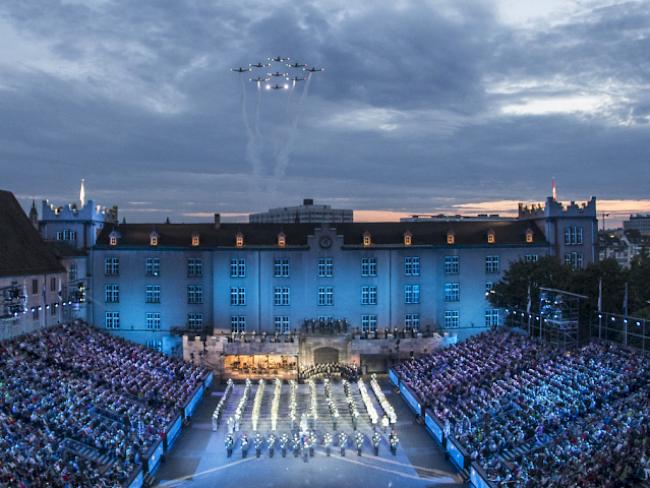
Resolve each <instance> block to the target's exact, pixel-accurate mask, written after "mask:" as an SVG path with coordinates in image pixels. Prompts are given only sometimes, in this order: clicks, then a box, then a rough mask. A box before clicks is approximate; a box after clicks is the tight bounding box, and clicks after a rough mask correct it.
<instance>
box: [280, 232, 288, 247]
mask: <svg viewBox="0 0 650 488" xmlns="http://www.w3.org/2000/svg"><path fill="white" fill-rule="evenodd" d="M286 245H287V236H285V235H284V232H280V233H279V234H278V247H285V246H286Z"/></svg>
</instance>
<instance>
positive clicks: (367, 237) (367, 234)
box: [363, 232, 372, 247]
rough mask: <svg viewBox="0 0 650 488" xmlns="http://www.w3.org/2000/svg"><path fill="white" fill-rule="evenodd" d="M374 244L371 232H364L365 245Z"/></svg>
mask: <svg viewBox="0 0 650 488" xmlns="http://www.w3.org/2000/svg"><path fill="white" fill-rule="evenodd" d="M371 245H372V237H371V235H370V232H364V233H363V247H368V246H371Z"/></svg>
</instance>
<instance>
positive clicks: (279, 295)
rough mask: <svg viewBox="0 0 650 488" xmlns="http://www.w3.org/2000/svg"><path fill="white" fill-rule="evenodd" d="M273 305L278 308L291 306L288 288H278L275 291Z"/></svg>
mask: <svg viewBox="0 0 650 488" xmlns="http://www.w3.org/2000/svg"><path fill="white" fill-rule="evenodd" d="M273 305H277V306H286V305H290V301H289V287H288V286H276V287H275V288H274V289H273Z"/></svg>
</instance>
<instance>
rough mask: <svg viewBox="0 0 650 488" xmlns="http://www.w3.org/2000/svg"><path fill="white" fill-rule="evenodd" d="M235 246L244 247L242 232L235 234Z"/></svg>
mask: <svg viewBox="0 0 650 488" xmlns="http://www.w3.org/2000/svg"><path fill="white" fill-rule="evenodd" d="M235 247H244V234H242V233H241V232H237V234H236V235H235Z"/></svg>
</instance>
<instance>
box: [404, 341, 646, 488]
mask: <svg viewBox="0 0 650 488" xmlns="http://www.w3.org/2000/svg"><path fill="white" fill-rule="evenodd" d="M395 371H396V372H397V374H398V375H399V377H400V381H401V382H403V383H404V384H405V385H407V386H408V387H409V388H410V389H411V391H413V392H414V393H415V395H416V396H417V397H418V398H419V400H420V402H421V403H422V404H423V406H424V408H425V409H428V411H429V412H432V414H433V415H434V416H435V418H436V419H437V421H438V422H439V423H440V424H441V425H443V426H444V431H445V435H446V436H447V437H452V438H454V439H455V440H456V441H457V442H458V443H459V444H460V445H461V446H462V448H463V449H464V450H465V451H466V452H467V453H468V455H469V457H470V458H471V459H470V460H471V461H473V462H476V463H478V464H479V466H480V467H481V468H482V470H483V471H484V472H485V473H487V475H488V479H489V480H490V482H492V483H493V484H495V485H500V484H503V485H504V486H513V487H519V486H520V487H532V486H535V487H537V486H540V487H546V486H580V487H583V486H584V487H587V486H602V487H612V488H613V487H624V486H628V484H632V483H636V482H638V481H639V479H640V478H642V477H644V476H645V473H644V468H646V467H650V464H649V461H648V460H649V459H650V435H649V434H650V359H649V358H648V357H647V356H646V355H643V354H641V353H640V352H639V351H634V350H631V349H627V348H624V347H621V346H615V345H612V344H608V343H599V342H592V343H590V344H588V345H586V346H583V347H580V348H578V349H575V350H570V351H562V350H560V349H557V348H554V347H552V346H550V345H548V344H544V343H542V342H540V341H538V340H535V339H531V338H529V337H527V336H526V335H524V334H521V333H518V332H515V331H511V330H507V329H506V330H501V329H500V330H496V331H491V332H487V333H484V334H480V335H478V336H475V337H473V338H470V339H468V340H467V341H465V342H463V343H461V344H459V345H457V346H454V347H451V348H448V349H445V350H442V351H439V352H435V353H433V354H430V355H427V356H424V357H421V358H413V359H410V360H408V361H405V362H403V363H400V364H399V365H398V366H397V367H396V368H395Z"/></svg>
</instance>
